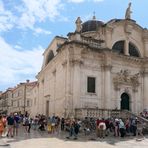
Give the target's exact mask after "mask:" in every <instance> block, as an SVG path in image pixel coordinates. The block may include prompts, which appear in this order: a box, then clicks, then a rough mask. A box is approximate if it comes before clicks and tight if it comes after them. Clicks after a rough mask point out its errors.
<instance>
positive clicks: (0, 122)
mask: <svg viewBox="0 0 148 148" xmlns="http://www.w3.org/2000/svg"><path fill="white" fill-rule="evenodd" d="M3 131H4V122H3V118H2V116H1V115H0V137H2V133H3Z"/></svg>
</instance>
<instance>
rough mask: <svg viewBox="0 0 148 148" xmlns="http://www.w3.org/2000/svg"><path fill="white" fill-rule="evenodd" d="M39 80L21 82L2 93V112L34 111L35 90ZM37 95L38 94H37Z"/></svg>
mask: <svg viewBox="0 0 148 148" xmlns="http://www.w3.org/2000/svg"><path fill="white" fill-rule="evenodd" d="M37 84H38V83H37V81H33V82H30V81H29V80H26V82H23V83H19V84H18V85H17V86H15V87H14V88H8V89H7V90H6V91H5V92H1V94H0V113H2V114H10V113H15V112H17V113H21V114H26V113H28V114H32V112H34V110H33V109H34V108H35V107H34V106H33V105H34V104H33V102H32V101H33V98H34V93H33V90H34V88H35V87H36V86H37ZM36 95H37V94H36Z"/></svg>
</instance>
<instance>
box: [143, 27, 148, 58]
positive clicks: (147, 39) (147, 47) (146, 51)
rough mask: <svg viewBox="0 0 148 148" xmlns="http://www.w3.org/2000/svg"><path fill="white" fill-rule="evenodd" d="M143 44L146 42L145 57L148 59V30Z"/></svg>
mask: <svg viewBox="0 0 148 148" xmlns="http://www.w3.org/2000/svg"><path fill="white" fill-rule="evenodd" d="M143 42H144V49H145V50H144V55H145V56H146V57H148V30H147V29H145V30H144V33H143Z"/></svg>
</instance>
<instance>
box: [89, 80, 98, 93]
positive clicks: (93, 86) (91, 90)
mask: <svg viewBox="0 0 148 148" xmlns="http://www.w3.org/2000/svg"><path fill="white" fill-rule="evenodd" d="M95 82H96V78H95V77H88V78H87V92H88V93H95V92H96V84H95Z"/></svg>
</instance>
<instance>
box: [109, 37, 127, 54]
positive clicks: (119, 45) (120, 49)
mask: <svg viewBox="0 0 148 148" xmlns="http://www.w3.org/2000/svg"><path fill="white" fill-rule="evenodd" d="M124 42H125V41H124V40H120V41H117V42H115V43H114V45H113V46H112V50H113V51H115V52H117V53H119V54H123V53H124Z"/></svg>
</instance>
